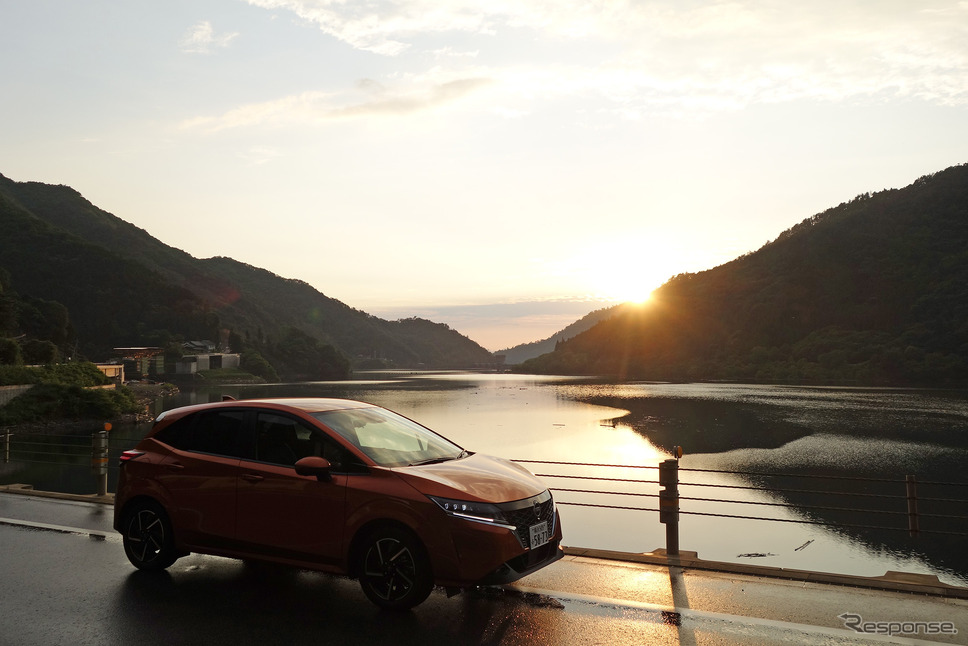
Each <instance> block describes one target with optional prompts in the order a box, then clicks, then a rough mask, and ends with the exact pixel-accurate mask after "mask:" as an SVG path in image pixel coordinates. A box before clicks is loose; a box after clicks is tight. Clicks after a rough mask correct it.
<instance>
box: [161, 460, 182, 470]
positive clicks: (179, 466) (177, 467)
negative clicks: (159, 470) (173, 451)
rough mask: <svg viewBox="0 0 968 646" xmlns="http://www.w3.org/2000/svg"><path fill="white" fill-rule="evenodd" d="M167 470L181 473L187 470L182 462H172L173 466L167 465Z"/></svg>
mask: <svg viewBox="0 0 968 646" xmlns="http://www.w3.org/2000/svg"><path fill="white" fill-rule="evenodd" d="M165 468H166V469H168V470H169V471H181V470H182V469H184V468H185V465H184V464H181V463H180V462H172V463H171V464H166V465H165Z"/></svg>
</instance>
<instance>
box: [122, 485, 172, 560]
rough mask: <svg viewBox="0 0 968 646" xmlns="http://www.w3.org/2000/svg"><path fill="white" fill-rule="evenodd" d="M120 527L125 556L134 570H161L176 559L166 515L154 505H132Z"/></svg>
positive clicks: (145, 502)
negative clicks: (122, 530)
mask: <svg viewBox="0 0 968 646" xmlns="http://www.w3.org/2000/svg"><path fill="white" fill-rule="evenodd" d="M122 527H123V529H124V533H123V535H122V540H123V542H124V553H125V555H126V556H127V557H128V560H129V561H131V564H132V565H134V566H135V567H136V568H138V569H140V570H163V569H165V568H166V567H168V566H169V565H171V564H172V563H174V562H175V560H176V559H177V558H178V553H177V552H175V545H174V540H173V536H172V533H171V523H170V522H169V520H168V515H167V514H166V513H165V510H164V509H162V508H161V506H159V505H158V504H157V503H154V502H150V501H144V502H137V503H135V504H134V506H133V507H132V508H131V510H130V511H128V513H127V514H126V515H125V520H124V524H123V526H122Z"/></svg>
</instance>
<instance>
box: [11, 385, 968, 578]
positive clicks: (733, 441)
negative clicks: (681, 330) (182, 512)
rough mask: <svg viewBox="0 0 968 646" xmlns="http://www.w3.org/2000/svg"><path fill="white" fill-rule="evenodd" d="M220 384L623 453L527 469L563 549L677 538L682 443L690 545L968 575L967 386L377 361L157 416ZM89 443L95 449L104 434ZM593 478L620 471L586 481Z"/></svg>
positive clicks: (39, 461) (178, 399) (72, 486)
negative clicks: (550, 500) (557, 373)
mask: <svg viewBox="0 0 968 646" xmlns="http://www.w3.org/2000/svg"><path fill="white" fill-rule="evenodd" d="M222 395H231V396H234V397H236V398H252V397H265V396H272V397H276V396H289V395H298V396H323V397H346V398H351V399H359V400H363V401H368V402H372V403H375V404H379V405H381V406H385V407H387V408H390V409H393V410H396V411H398V412H400V413H402V414H404V415H406V416H408V417H411V418H413V419H415V420H417V421H419V422H421V423H423V424H424V425H426V426H428V427H430V428H432V429H434V430H436V431H438V432H440V433H441V434H443V435H445V436H447V437H449V438H450V439H452V440H454V441H455V442H457V443H458V444H460V445H462V446H464V447H465V448H467V449H469V450H472V451H480V452H484V453H492V454H496V455H501V456H504V457H507V458H511V459H515V460H521V461H551V462H569V463H584V464H595V465H602V464H607V465H624V466H625V467H627V468H616V467H593V466H571V465H560V464H555V465H548V464H539V463H533V462H530V463H526V464H525V466H528V467H529V468H530V469H531V470H532V471H534V472H535V473H537V474H539V475H540V477H542V479H543V480H545V481H546V482H547V483H548V485H549V486H551V487H552V488H553V489H554V490H556V493H555V498H556V500H558V501H559V507H560V511H561V517H562V526H563V529H564V533H565V544H566V545H570V546H575V547H591V548H600V549H611V550H620V551H630V552H647V551H652V550H653V549H656V548H660V547H664V546H665V526H664V525H661V524H660V523H659V522H658V514H657V513H656V512H654V511H641V509H656V508H657V506H658V501H657V500H656V498H655V497H654V496H655V494H656V493H657V491H658V487H657V485H656V484H654V482H641V481H655V480H657V479H658V473H657V471H656V470H655V469H654V468H652V469H642V468H635V467H656V466H657V465H658V464H659V463H660V462H661V461H663V460H666V459H669V458H670V457H671V455H672V451H673V450H674V447H675V446H682V447H683V449H684V456H683V458H682V459H681V460H680V463H679V466H680V469H681V471H680V482H681V484H680V487H679V490H680V495H681V496H683V500H682V503H681V508H682V511H683V514H682V515H681V518H680V548H681V549H683V550H690V551H696V552H698V554H699V556H700V557H702V558H705V559H710V560H721V561H731V562H742V563H753V564H759V565H771V566H776V567H786V568H796V569H804V570H820V571H828V572H838V573H844V574H858V575H881V574H884V573H885V572H886V571H888V570H899V571H907V572H919V573H929V574H936V575H938V576H939V577H940V578H941V579H942V580H943V581H946V582H949V583H953V584H959V585H968V556H966V555H965V554H964V550H963V544H964V541H965V536H964V534H968V504H966V503H964V502H960V501H963V500H965V499H968V486H965V485H966V484H968V473H966V472H965V469H966V465H968V459H966V458H968V393H966V392H964V391H957V392H949V391H938V390H908V389H872V388H805V387H790V386H755V385H738V384H654V383H633V384H613V383H602V382H600V381H596V380H586V379H576V378H565V377H536V376H529V375H510V374H477V373H463V372H435V373H419V372H379V373H376V372H374V373H359V374H357V375H355V378H354V379H353V380H348V381H340V382H315V383H299V384H273V385H260V386H232V385H223V386H217V387H211V388H195V389H191V390H183V392H181V393H179V394H178V395H176V396H174V397H171V398H166V399H165V400H164V401H159V402H158V404H157V407H158V409H157V411H156V412H160V411H161V410H163V409H167V408H171V407H173V406H177V405H184V404H188V403H196V402H203V401H216V400H219V399H221V397H222ZM149 427H150V426H149V425H138V426H134V425H133V426H130V427H123V428H117V429H115V430H114V431H112V434H111V447H112V452H113V453H119V452H120V451H121V450H123V449H124V448H127V447H129V446H131V445H133V444H134V443H135V442H136V441H137V439H138V438H140V437H141V436H142V435H143V434H144V433H145V432H146V431H147V429H148V428H149ZM51 442H52V443H54V444H64V443H66V444H71V441H69V440H65V439H59V440H57V441H56V442H55V441H54V440H51ZM75 443H76V444H78V445H80V446H81V447H82V448H81V449H78V450H80V451H82V452H84V451H87V450H88V449H87V448H86V447H89V446H90V439H89V438H83V437H82V438H78V440H77V441H76V442H75ZM58 450H59V449H57V448H50V449H47V450H46V451H44V452H43V453H45V454H47V453H56V452H57V451H58ZM63 450H64V451H68V450H72V449H67V448H65V449H63ZM15 454H16V452H15ZM88 454H89V453H88ZM29 457H31V458H32V459H31V460H30V461H29V462H24V461H21V462H17V461H14V462H13V463H11V464H7V465H0V466H3V470H2V471H0V477H2V481H3V482H26V483H30V484H33V485H34V486H35V488H37V489H47V488H53V489H57V490H62V491H73V492H77V493H90V492H92V491H93V486H94V482H93V478H92V477H91V475H90V471H89V469H88V468H86V466H84V465H86V462H85V460H84V459H83V458H81V459H80V460H73V461H72V462H73V463H74V464H79V465H81V466H73V467H72V466H65V464H64V463H63V462H62V463H61V464H56V465H54V464H47V463H46V462H49V461H50V460H49V459H47V458H43V457H40V456H29ZM115 463H116V459H114V458H113V457H112V465H113V464H115ZM777 474H779V475H777ZM908 475H911V476H915V477H916V478H917V481H918V485H917V487H918V496H919V512H921V514H922V516H921V518H920V526H921V529H922V530H923V531H922V532H921V533H920V534H919V535H918V536H916V537H911V536H909V534H908V532H907V531H906V528H907V501H906V499H905V491H906V490H905V484H904V477H905V476H908ZM563 476H572V477H563ZM590 476H594V477H606V478H610V479H612V480H610V481H606V482H602V481H598V480H586V479H584V478H587V477H590ZM821 476H822V477H821ZM112 477H114V478H116V470H115V469H112ZM929 483H945V484H929ZM949 483H950V484H949ZM700 484H701V485H703V486H698V485H700ZM112 488H113V485H112ZM563 490H569V491H563ZM587 491H606V492H609V493H607V494H596V493H585V492H587ZM643 494H644V495H643ZM848 494H849V495H848ZM719 500H729V501H733V502H730V503H723V502H715V501H719ZM581 505H608V506H610V507H623V508H627V509H609V508H599V507H588V506H581ZM859 509H864V510H868V509H869V510H874V511H872V512H860V511H858V510H859ZM686 512H691V513H686ZM698 514H715V515H698ZM724 516H753V517H766V518H772V519H775V520H774V521H766V520H749V519H743V518H728V517H724ZM951 516H954V517H955V518H948V517H951ZM938 517H942V518H938ZM830 523H836V525H837V526H836V527H830V526H829V524H830ZM935 532H951V533H950V534H945V533H935ZM958 534H961V535H958Z"/></svg>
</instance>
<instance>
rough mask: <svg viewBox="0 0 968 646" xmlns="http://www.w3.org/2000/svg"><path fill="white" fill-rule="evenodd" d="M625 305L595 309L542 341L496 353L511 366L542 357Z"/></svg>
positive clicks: (523, 344)
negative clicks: (502, 356)
mask: <svg viewBox="0 0 968 646" xmlns="http://www.w3.org/2000/svg"><path fill="white" fill-rule="evenodd" d="M623 307H626V306H625V305H614V306H612V307H605V308H602V309H600V310H595V311H594V312H591V313H589V314H586V315H585V316H583V317H581V318H580V319H578V320H577V321H575V322H574V323H572V324H571V325H569V326H568V327H566V328H565V329H563V330H561V331H559V332H555V333H554V334H552V335H551V336H549V337H548V338H547V339H542V340H541V341H532V342H531V343H522V344H520V345H516V346H514V347H513V348H508V349H507V350H499V351H498V352H496V353H495V354H501V355H504V362H505V363H506V364H507V365H509V366H514V365H518V364H520V363H523V362H524V361H527V360H528V359H534V358H535V357H540V356H541V355H543V354H546V353H548V352H551V351H553V350H554V349H555V347H556V346H557V345H558V343H560V342H562V341H567V340H568V339H570V338H571V337H573V336H577V335H578V334H580V333H582V332H584V331H585V330H588V329H590V328H591V327H593V326H594V325H595V324H596V323H598V322H599V321H603V320H605V319H607V318H608V317H610V316H612V315H613V314H614V313H615V312H616V311H618V310H620V309H621V308H623Z"/></svg>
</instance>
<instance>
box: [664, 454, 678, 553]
mask: <svg viewBox="0 0 968 646" xmlns="http://www.w3.org/2000/svg"><path fill="white" fill-rule="evenodd" d="M681 455H682V449H680V448H679V447H678V446H677V447H676V459H674V460H663V461H662V462H660V463H659V485H660V486H661V487H662V489H661V490H660V491H659V522H660V523H663V524H664V525H665V526H666V554H668V555H670V556H678V555H679V457H681Z"/></svg>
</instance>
